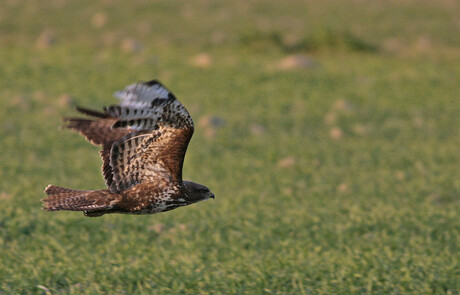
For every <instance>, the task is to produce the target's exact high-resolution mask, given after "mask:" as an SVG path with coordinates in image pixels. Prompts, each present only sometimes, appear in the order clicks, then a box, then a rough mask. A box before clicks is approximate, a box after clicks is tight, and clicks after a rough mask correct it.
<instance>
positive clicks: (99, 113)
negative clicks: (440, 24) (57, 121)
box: [75, 106, 109, 118]
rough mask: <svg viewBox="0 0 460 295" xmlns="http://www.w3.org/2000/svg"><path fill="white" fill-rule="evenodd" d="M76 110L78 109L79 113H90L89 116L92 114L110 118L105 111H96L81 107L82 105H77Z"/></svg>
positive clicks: (97, 116)
mask: <svg viewBox="0 0 460 295" xmlns="http://www.w3.org/2000/svg"><path fill="white" fill-rule="evenodd" d="M75 110H77V111H78V112H79V113H82V114H84V115H88V116H92V117H96V118H108V117H109V116H108V115H107V113H103V112H99V111H95V110H90V109H87V108H83V107H80V106H75Z"/></svg>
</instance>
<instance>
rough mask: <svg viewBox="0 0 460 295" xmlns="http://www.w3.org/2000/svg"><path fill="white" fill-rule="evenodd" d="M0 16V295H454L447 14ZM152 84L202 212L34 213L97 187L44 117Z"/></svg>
mask: <svg viewBox="0 0 460 295" xmlns="http://www.w3.org/2000/svg"><path fill="white" fill-rule="evenodd" d="M1 6H2V8H1V9H0V77H1V79H0V124H1V128H0V138H1V139H0V140H1V141H0V142H1V145H0V147H1V154H2V155H1V158H0V168H1V169H0V294H460V245H459V244H460V219H459V216H460V165H459V163H460V120H459V117H460V4H459V2H457V1H449V0H443V1H435V0H432V1H428V0H425V1H415V0H414V1H410V0H407V1H390V2H387V1H342V0H340V1H332V0H331V1H301V0H293V1H276V0H270V1H265V2H263V3H260V2H257V1H205V0H200V1H195V2H189V1H179V0H173V1H164V2H160V1H153V2H151V1H143V0H138V1H134V2H133V1H131V2H128V1H121V0H103V1H98V3H96V2H95V1H66V0H52V1H22V0H9V1H3V3H2V4H1ZM153 78H157V79H159V80H161V81H162V82H163V83H164V84H165V85H166V86H168V87H169V88H170V89H171V90H172V91H173V92H174V93H175V94H176V96H177V97H178V98H179V99H180V100H181V102H182V103H183V104H184V105H185V106H186V107H187V108H188V110H189V111H190V113H191V114H192V116H193V118H194V120H195V124H196V130H195V135H194V137H193V138H192V141H191V143H190V146H189V149H188V152H187V156H186V159H185V164H184V178H185V179H189V180H193V181H196V182H198V183H203V184H205V185H207V186H208V187H210V188H211V189H212V191H213V192H214V193H215V194H216V199H215V200H210V201H206V202H203V203H198V204H195V205H192V206H189V207H184V208H180V209H177V210H174V211H170V212H167V213H162V214H157V215H151V216H127V215H107V216H103V217H100V218H86V217H84V216H83V214H81V213H76V212H57V213H48V212H44V211H43V210H41V203H40V199H41V198H43V197H44V194H43V189H44V188H45V186H46V185H48V184H50V183H52V184H56V185H61V186H65V187H70V188H80V189H99V188H103V187H104V181H103V179H102V176H101V173H100V164H101V161H100V159H99V155H98V149H97V148H96V147H93V146H91V145H90V144H89V143H87V142H85V141H84V139H83V138H82V137H80V136H79V135H77V134H74V133H72V132H70V131H66V130H60V126H61V124H62V123H61V118H62V117H63V116H72V115H75V112H74V110H73V106H74V105H77V104H78V105H82V106H86V107H91V108H101V107H102V106H104V105H109V104H113V103H116V100H115V99H114V98H112V93H113V92H114V91H116V90H120V89H122V88H124V86H125V85H128V84H131V83H133V82H136V81H140V80H149V79H153Z"/></svg>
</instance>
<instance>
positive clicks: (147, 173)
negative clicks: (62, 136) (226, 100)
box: [67, 80, 194, 192]
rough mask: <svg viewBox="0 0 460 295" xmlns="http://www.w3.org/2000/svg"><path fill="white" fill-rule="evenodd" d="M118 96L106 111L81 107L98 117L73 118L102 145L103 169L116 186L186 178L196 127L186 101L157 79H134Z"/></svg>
mask: <svg viewBox="0 0 460 295" xmlns="http://www.w3.org/2000/svg"><path fill="white" fill-rule="evenodd" d="M115 96H116V97H117V98H119V99H120V104H119V105H114V106H110V107H108V108H105V111H104V113H102V112H97V111H91V110H87V109H82V108H79V109H78V110H79V111H80V112H82V113H84V114H87V115H90V116H92V117H95V118H96V119H92V120H89V119H76V118H70V119H67V120H68V122H69V124H68V127H69V128H71V129H74V130H77V131H78V132H80V133H81V134H83V135H84V136H85V137H86V138H87V139H88V140H89V141H91V142H92V143H93V144H96V145H102V147H103V148H102V151H101V156H102V159H103V162H104V163H103V167H102V170H103V174H104V178H105V180H106V183H107V186H108V187H109V188H110V190H111V191H113V192H121V191H124V190H127V189H129V188H131V187H133V186H134V185H136V184H138V183H142V182H145V181H156V180H158V179H164V180H168V181H171V182H173V183H177V182H181V181H182V165H183V161H184V156H185V152H186V150H187V146H188V143H189V141H190V139H191V137H192V134H193V129H194V127H193V120H192V118H191V116H190V114H189V113H188V111H187V110H186V109H185V107H184V106H183V105H182V104H181V103H180V102H179V101H178V100H177V99H176V97H175V96H174V95H173V94H172V93H171V92H170V91H169V90H167V89H166V88H165V87H164V86H163V85H161V83H159V82H158V81H155V80H154V81H150V82H146V83H144V82H141V83H137V84H132V85H129V86H127V87H126V88H125V89H124V90H123V91H119V92H116V93H115Z"/></svg>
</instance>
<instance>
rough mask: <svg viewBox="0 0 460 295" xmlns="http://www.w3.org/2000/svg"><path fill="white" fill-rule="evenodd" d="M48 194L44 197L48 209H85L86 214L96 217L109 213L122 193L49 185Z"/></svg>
mask: <svg viewBox="0 0 460 295" xmlns="http://www.w3.org/2000/svg"><path fill="white" fill-rule="evenodd" d="M45 193H46V194H47V195H48V196H47V197H46V198H43V199H42V202H43V209H44V210H47V211H60V210H69V211H84V214H85V216H90V217H96V216H101V215H104V214H105V213H109V212H110V209H112V208H113V207H114V204H115V203H116V202H117V200H118V198H119V196H120V195H118V194H114V193H112V192H111V191H109V190H96V191H81V190H74V189H68V188H63V187H59V186H55V185H48V187H47V188H46V189H45Z"/></svg>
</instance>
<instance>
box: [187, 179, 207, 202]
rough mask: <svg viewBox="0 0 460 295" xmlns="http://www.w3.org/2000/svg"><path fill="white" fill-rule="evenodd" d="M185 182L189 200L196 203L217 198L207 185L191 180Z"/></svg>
mask: <svg viewBox="0 0 460 295" xmlns="http://www.w3.org/2000/svg"><path fill="white" fill-rule="evenodd" d="M183 184H184V190H185V195H186V196H187V200H188V201H189V202H190V203H196V202H199V201H204V200H207V199H214V198H215V196H214V194H213V193H212V192H211V191H210V190H209V188H207V187H205V186H204V185H201V184H198V183H195V182H191V181H184V182H183Z"/></svg>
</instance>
